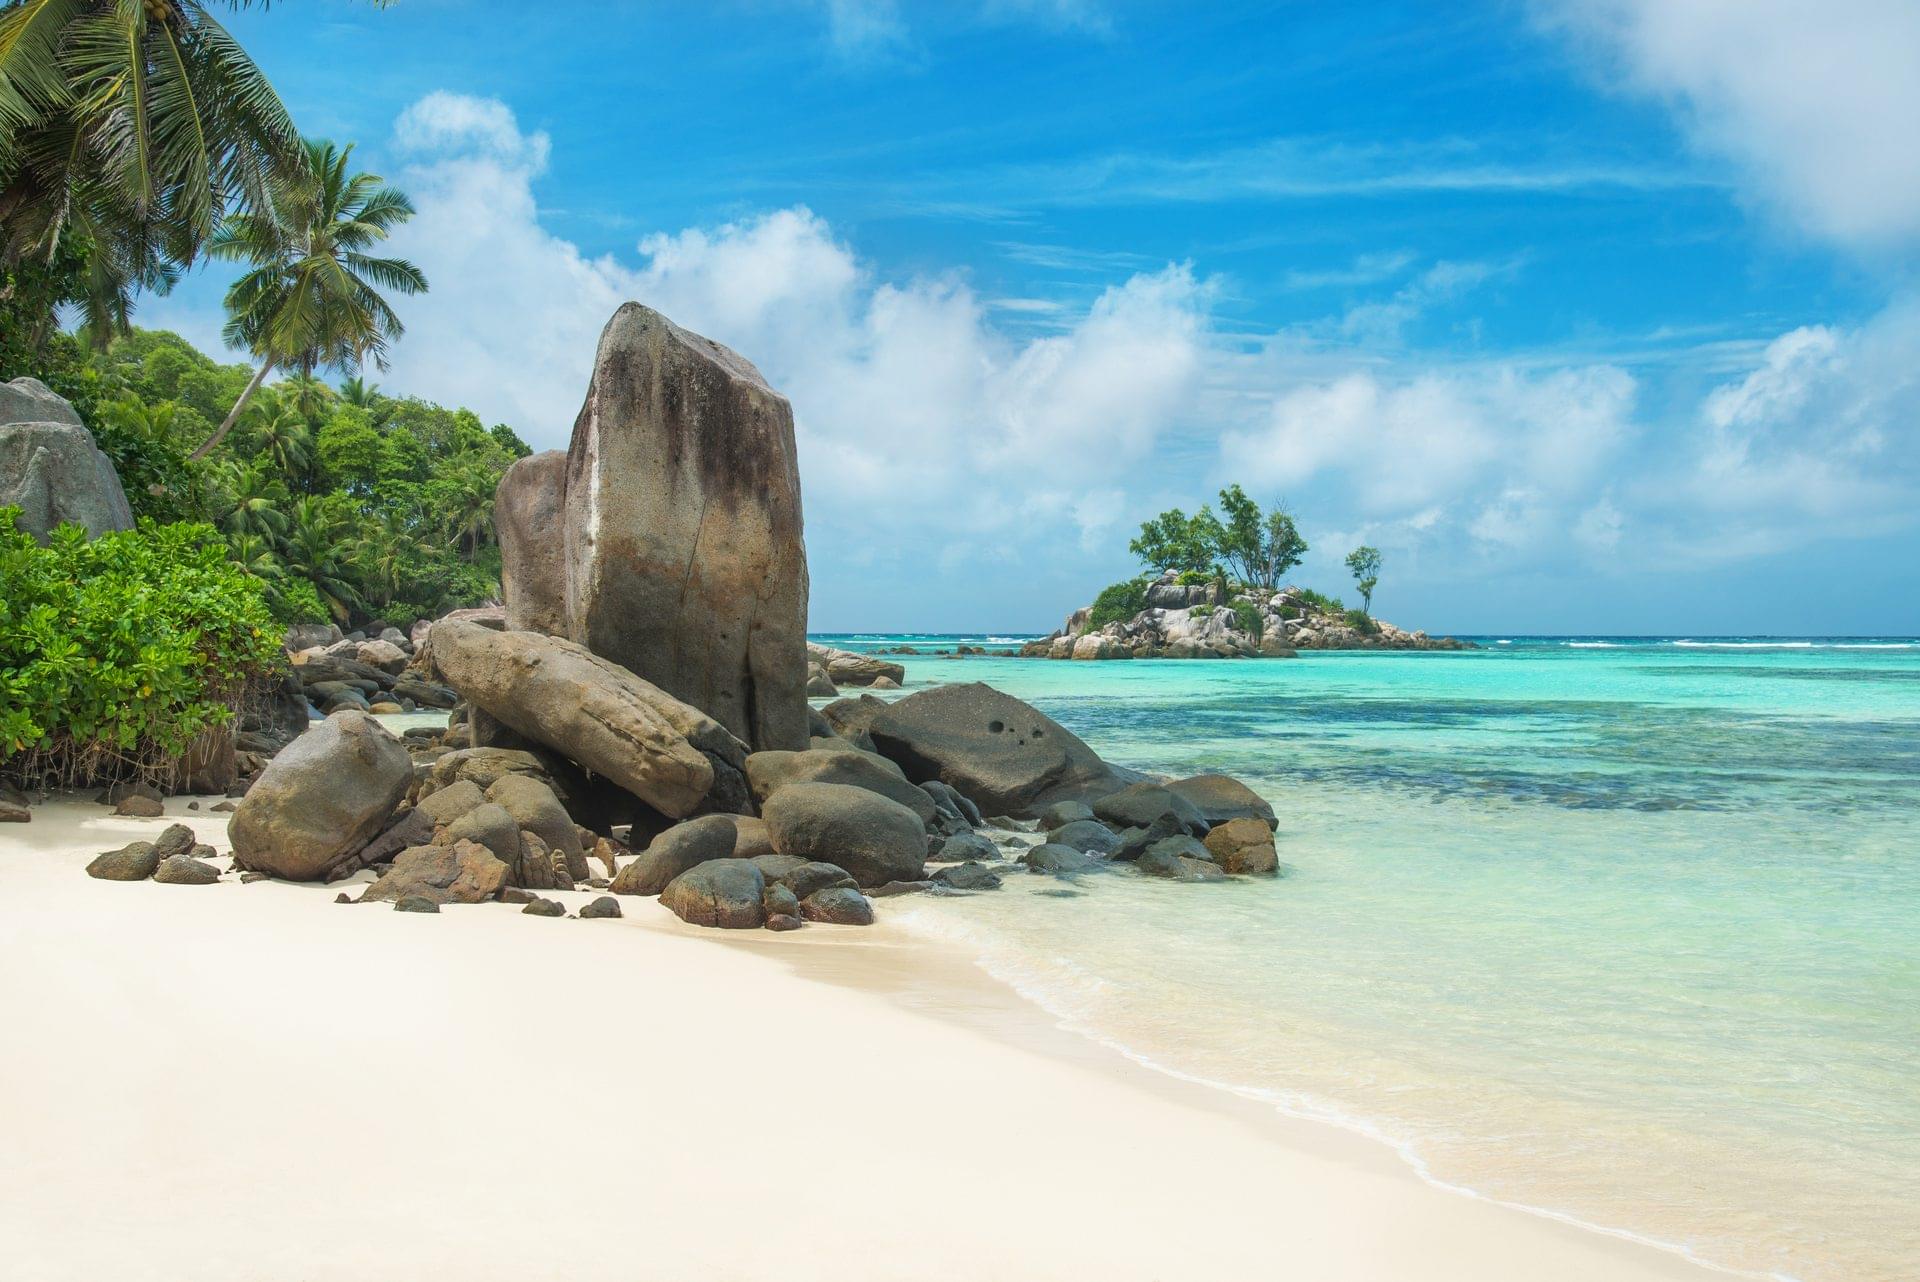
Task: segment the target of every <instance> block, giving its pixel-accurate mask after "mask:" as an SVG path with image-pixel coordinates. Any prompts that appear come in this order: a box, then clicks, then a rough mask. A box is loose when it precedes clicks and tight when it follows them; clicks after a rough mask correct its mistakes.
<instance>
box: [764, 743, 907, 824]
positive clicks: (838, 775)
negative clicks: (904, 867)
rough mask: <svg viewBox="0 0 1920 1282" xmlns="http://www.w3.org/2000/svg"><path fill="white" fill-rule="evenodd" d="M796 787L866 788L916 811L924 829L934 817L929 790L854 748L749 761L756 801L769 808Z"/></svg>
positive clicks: (768, 754) (766, 756)
mask: <svg viewBox="0 0 1920 1282" xmlns="http://www.w3.org/2000/svg"><path fill="white" fill-rule="evenodd" d="M794 783H840V784H847V785H848V786H850V787H854V788H865V789H866V790H867V791H868V792H877V793H879V794H880V795H881V796H883V797H885V798H887V799H888V800H890V801H897V802H899V803H900V804H901V805H903V806H905V807H906V808H907V809H909V810H911V811H913V813H914V814H915V815H916V816H918V817H919V819H920V822H921V823H922V824H923V825H924V824H926V823H928V822H930V821H931V820H932V819H933V817H934V812H935V806H934V802H933V798H932V797H931V796H929V795H928V794H927V792H926V790H925V789H923V788H920V787H918V786H916V785H914V784H910V783H908V782H907V778H906V776H905V775H903V774H901V773H900V767H899V766H896V765H894V764H893V763H892V762H891V761H888V760H887V759H886V758H885V757H882V756H880V755H878V754H877V753H871V752H862V751H861V750H860V749H858V748H855V747H853V746H852V745H851V744H846V745H841V746H836V747H833V748H811V749H808V750H807V751H805V752H778V751H775V752H756V753H754V754H753V755H752V756H750V757H748V758H747V786H748V787H749V788H751V789H752V790H753V796H754V799H755V800H756V801H759V802H761V803H762V804H765V802H766V800H767V798H768V797H771V796H772V795H773V794H774V793H775V792H777V791H779V790H780V789H781V788H783V787H785V786H786V785H788V784H794Z"/></svg>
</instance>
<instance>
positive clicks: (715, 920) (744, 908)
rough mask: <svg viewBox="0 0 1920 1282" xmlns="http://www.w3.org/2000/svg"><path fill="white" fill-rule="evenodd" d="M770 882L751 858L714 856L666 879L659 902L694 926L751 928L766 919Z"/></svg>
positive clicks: (730, 928)
mask: <svg viewBox="0 0 1920 1282" xmlns="http://www.w3.org/2000/svg"><path fill="white" fill-rule="evenodd" d="M766 891H767V882H766V878H765V877H763V876H761V874H760V870H759V869H758V868H756V867H754V866H753V861H752V860H748V859H715V860H712V861H710V862H708V863H703V864H700V865H698V866H696V867H693V868H689V869H687V871H685V872H683V873H681V874H680V875H679V876H678V877H675V878H674V879H673V880H672V881H671V882H669V883H667V887H666V889H665V890H663V891H661V892H660V902H661V903H663V904H665V905H666V906H667V907H668V908H670V909H672V910H673V913H674V915H675V916H677V917H679V918H680V920H682V921H685V922H690V923H692V924H693V925H695V926H719V927H722V928H724V929H727V930H752V929H754V928H756V927H758V926H760V925H762V924H764V923H765V921H766V920H767V910H766V903H765V897H766Z"/></svg>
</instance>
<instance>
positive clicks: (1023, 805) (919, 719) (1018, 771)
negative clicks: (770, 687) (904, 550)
mask: <svg viewBox="0 0 1920 1282" xmlns="http://www.w3.org/2000/svg"><path fill="white" fill-rule="evenodd" d="M827 712H828V716H829V718H831V716H832V709H831V708H829V709H827ZM867 732H868V734H870V735H871V736H872V738H873V746H874V748H875V749H876V750H878V751H879V752H880V753H881V755H883V756H886V757H888V758H891V759H892V760H893V761H894V762H896V763H897V764H898V765H899V766H900V768H901V769H902V770H903V771H905V772H906V776H907V778H909V779H911V780H913V781H914V782H915V783H924V782H926V781H928V780H938V781H939V782H941V783H944V784H946V785H947V786H948V787H950V788H952V789H953V790H954V791H955V792H957V793H959V794H960V795H961V796H963V797H965V798H966V799H967V800H968V801H971V802H972V803H973V804H974V805H975V806H977V807H979V808H980V810H981V811H983V812H984V813H986V814H990V815H1011V816H1013V817H1014V818H1016V819H1026V818H1032V817H1033V816H1035V815H1037V814H1038V813H1039V812H1040V811H1041V810H1043V809H1045V808H1046V807H1047V806H1049V805H1051V804H1053V803H1054V802H1056V801H1068V800H1073V801H1086V800H1090V799H1092V798H1095V797H1099V796H1103V795H1105V794H1107V793H1110V792H1114V791H1116V790H1118V789H1119V788H1121V787H1124V786H1125V785H1126V784H1127V783H1128V782H1130V781H1132V780H1134V779H1137V778H1138V777H1139V776H1137V775H1135V774H1133V773H1132V772H1129V771H1122V770H1119V769H1117V768H1115V767H1113V766H1110V765H1108V764H1107V763H1106V762H1104V761H1102V760H1101V759H1100V757H1099V754H1097V753H1096V752H1094V750H1093V749H1092V748H1089V747H1088V746H1087V745H1086V744H1085V743H1082V742H1081V741H1080V739H1079V738H1077V737H1076V736H1075V735H1074V734H1073V733H1072V732H1071V731H1069V730H1067V729H1066V728H1065V727H1064V726H1062V725H1060V723H1059V722H1057V721H1055V720H1053V719H1052V718H1051V717H1048V716H1046V715H1045V714H1044V713H1042V712H1040V711H1039V710H1038V709H1036V708H1034V707H1032V706H1031V705H1029V704H1025V703H1022V702H1021V701H1020V700H1018V699H1016V698H1014V697H1013V696H1012V695H1008V694H1002V693H1001V692H1000V691H998V690H995V689H993V688H992V687H990V686H984V685H981V684H979V683H978V682H973V683H970V684H966V685H947V686H936V687H934V688H933V689H931V690H922V691H921V692H919V693H918V694H912V695H908V696H907V697H906V698H904V699H901V700H900V701H898V702H897V703H893V704H891V705H889V706H888V707H887V708H886V709H885V710H884V711H882V712H880V713H879V714H878V715H876V716H875V717H874V718H873V720H872V722H871V724H870V725H869V726H868V731H867Z"/></svg>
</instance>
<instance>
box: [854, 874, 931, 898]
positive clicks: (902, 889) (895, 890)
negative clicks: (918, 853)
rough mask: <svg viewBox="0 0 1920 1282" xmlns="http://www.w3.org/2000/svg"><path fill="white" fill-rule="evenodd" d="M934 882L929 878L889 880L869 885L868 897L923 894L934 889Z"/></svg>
mask: <svg viewBox="0 0 1920 1282" xmlns="http://www.w3.org/2000/svg"><path fill="white" fill-rule="evenodd" d="M933 885H934V883H933V882H932V881H931V880H928V879H924V878H923V879H921V880H918V881H889V882H883V883H882V884H880V885H878V886H869V887H867V898H868V899H891V898H893V897H894V896H895V895H921V894H925V893H926V892H927V891H929V890H932V889H933Z"/></svg>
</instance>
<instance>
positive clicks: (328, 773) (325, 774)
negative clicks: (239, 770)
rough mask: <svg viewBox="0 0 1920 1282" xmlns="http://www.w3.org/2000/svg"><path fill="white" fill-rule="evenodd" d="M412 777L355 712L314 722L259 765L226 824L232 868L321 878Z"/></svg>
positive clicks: (360, 841) (374, 828)
mask: <svg viewBox="0 0 1920 1282" xmlns="http://www.w3.org/2000/svg"><path fill="white" fill-rule="evenodd" d="M412 782H413V760H412V758H410V757H408V756H407V750H406V749H405V748H404V747H402V746H401V744H400V741H399V740H398V739H396V738H394V737H393V736H392V735H391V734H388V733H387V731H386V730H385V729H384V728H383V727H382V726H381V725H380V723H379V722H377V721H375V720H374V719H373V718H372V717H369V716H367V715H366V714H365V713H362V712H339V713H335V714H334V715H333V716H331V717H328V718H327V719H326V720H325V721H321V722H317V723H315V724H314V726H313V727H312V728H311V729H309V730H308V731H307V732H306V733H304V734H302V735H301V736H300V737H299V738H297V739H295V740H294V741H293V742H292V743H291V744H288V745H287V747H286V748H285V749H284V750H282V751H281V753H280V755H279V756H277V757H275V758H274V759H273V760H272V761H271V762H269V763H268V764H267V768H266V769H265V770H263V771H261V772H260V777H259V778H258V779H256V780H255V781H254V784H253V786H252V787H251V788H249V789H248V790H247V795H246V796H245V797H243V798H241V800H240V804H239V806H238V807H237V808H236V809H235V810H234V812H233V818H232V819H231V820H229V821H228V823H227V835H228V837H230V838H231V839H232V841H233V860H234V865H235V866H236V867H237V868H240V869H242V870H243V871H249V872H264V873H268V874H270V875H272V876H275V877H283V878H286V879H287V880H289V881H322V880H325V878H326V876H327V874H328V873H330V872H332V871H333V870H334V869H335V868H337V867H339V866H340V865H341V864H343V863H345V862H346V861H347V860H348V859H349V858H351V857H352V856H353V855H354V854H355V853H356V852H357V851H358V850H359V849H360V848H361V847H362V846H364V845H366V844H367V842H368V841H369V840H370V839H371V838H372V837H374V836H375V835H376V834H377V833H379V831H380V830H381V829H382V828H383V827H385V826H386V822H387V819H388V817H389V816H390V815H392V814H393V811H394V807H396V806H398V805H399V804H400V799H401V798H402V797H404V796H406V795H407V787H408V785H410V784H411V783H412Z"/></svg>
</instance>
